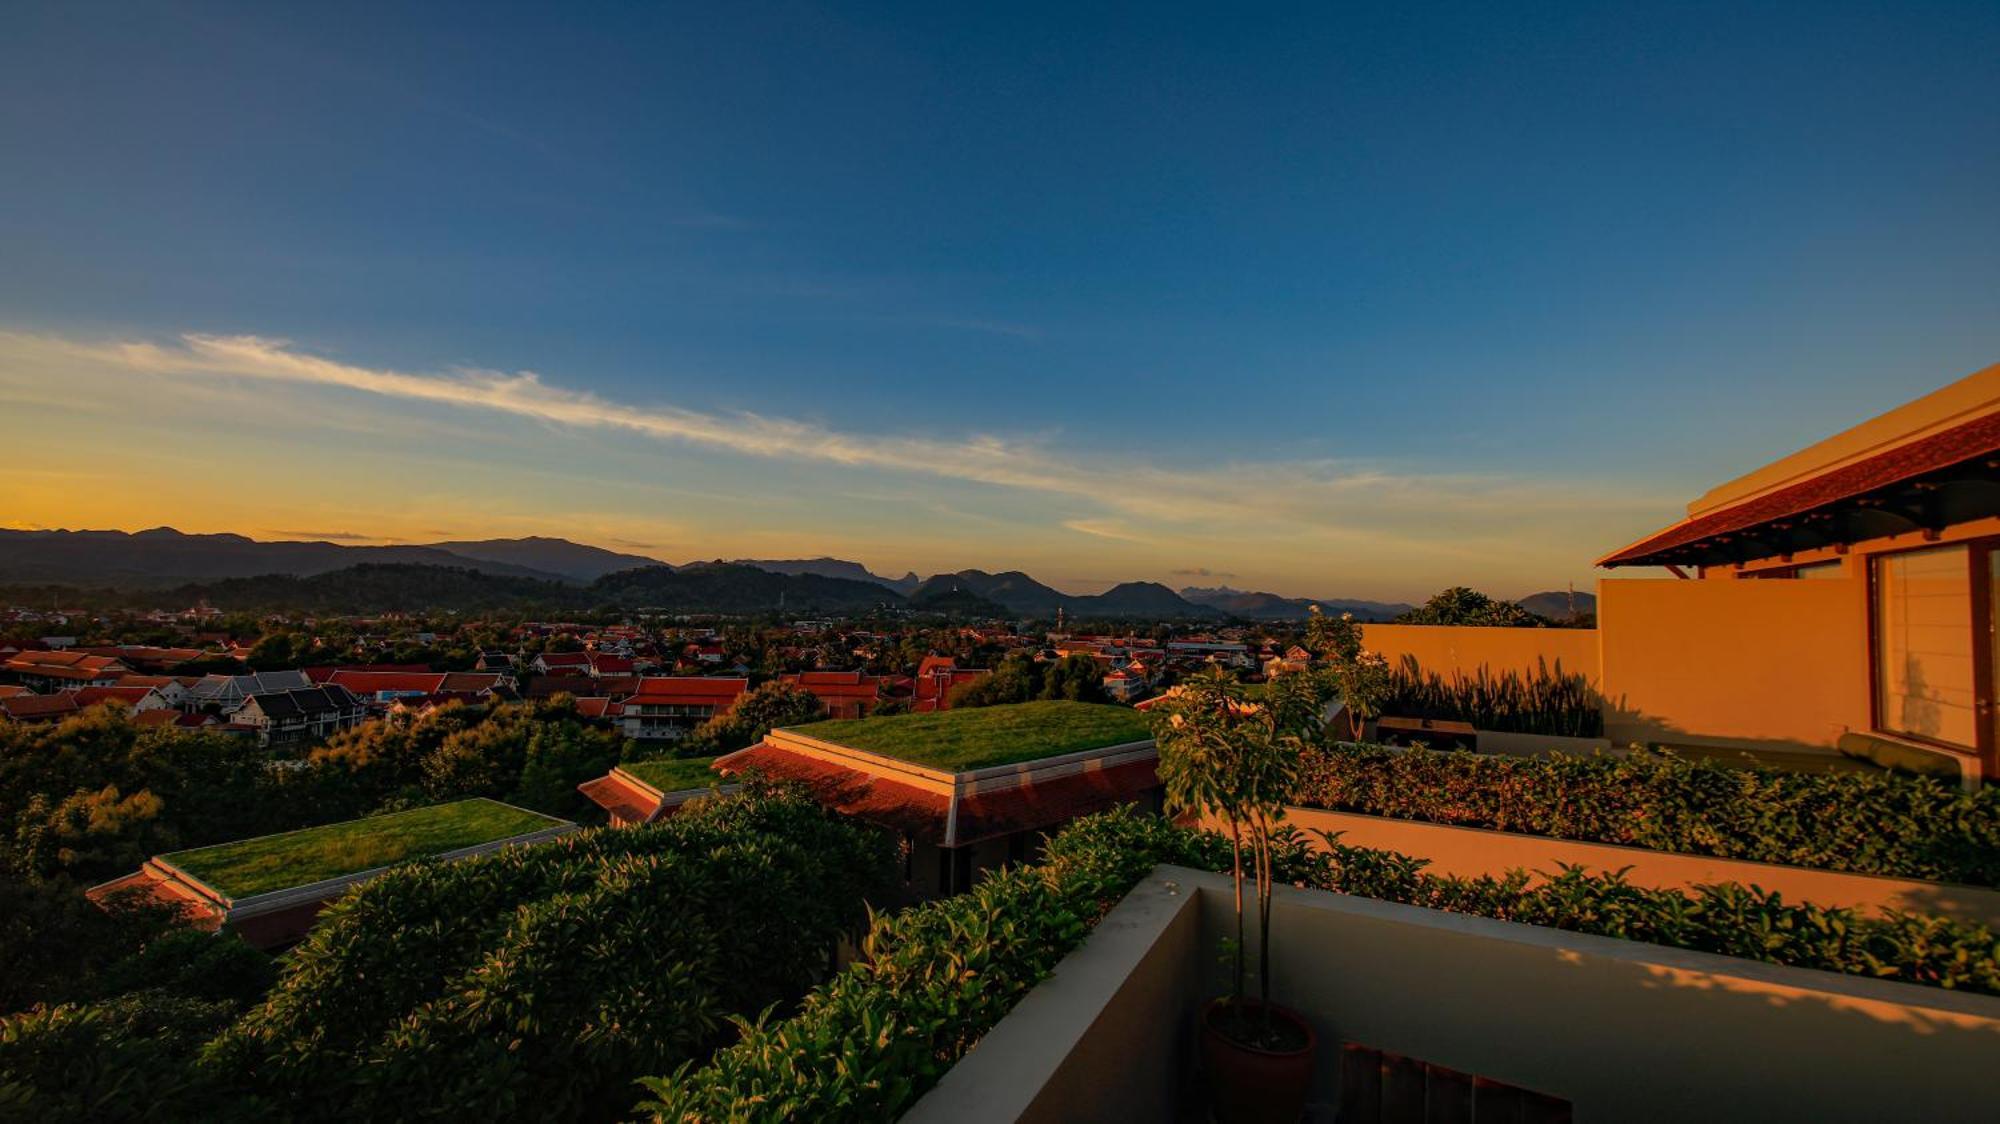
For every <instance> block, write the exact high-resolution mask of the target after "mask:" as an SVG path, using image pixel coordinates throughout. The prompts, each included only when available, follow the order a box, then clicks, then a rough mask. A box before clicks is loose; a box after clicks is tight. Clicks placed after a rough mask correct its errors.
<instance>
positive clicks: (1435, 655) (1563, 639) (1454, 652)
mask: <svg viewBox="0 0 2000 1124" xmlns="http://www.w3.org/2000/svg"><path fill="white" fill-rule="evenodd" d="M1361 636H1362V643H1363V644H1364V645H1366V646H1367V647H1368V649H1369V650H1371V651H1375V652H1380V653H1382V654H1383V655H1384V656H1387V657H1388V659H1389V663H1390V665H1391V666H1395V665H1396V664H1398V663H1400V662H1401V661H1402V658H1403V657H1404V656H1415V657H1416V660H1417V666H1418V667H1421V668H1423V669H1424V670H1425V671H1435V672H1437V673H1438V674H1439V675H1442V676H1444V677H1445V678H1447V679H1449V678H1450V677H1451V673H1452V672H1453V671H1460V672H1463V673H1465V674H1466V675H1472V674H1473V673H1475V672H1476V671H1478V670H1479V668H1480V667H1481V666H1482V665H1483V666H1485V667H1486V668H1487V669H1488V670H1490V671H1494V672H1500V671H1510V670H1511V671H1520V672H1528V673H1532V672H1534V671H1535V670H1536V669H1537V668H1538V667H1539V666H1540V664H1541V663H1543V662H1546V663H1547V664H1548V665H1549V667H1550V669H1551V670H1553V669H1554V667H1555V664H1556V663H1557V662H1558V661H1560V662H1561V663H1562V669H1563V670H1564V671H1566V672H1572V673H1574V672H1582V673H1583V674H1584V675H1587V676H1589V677H1590V678H1591V679H1597V678H1598V670H1599V669H1598V659H1597V630H1596V629H1590V628H1465V627H1459V626H1455V625H1429V624H1367V625H1362V626H1361Z"/></svg>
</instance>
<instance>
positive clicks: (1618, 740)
mask: <svg viewBox="0 0 2000 1124" xmlns="http://www.w3.org/2000/svg"><path fill="white" fill-rule="evenodd" d="M1604 736H1605V737H1607V738H1610V739H1611V741H1612V742H1613V743H1614V744H1617V745H1625V744H1628V743H1639V744H1642V745H1643V744H1650V743H1654V742H1660V743H1665V744H1668V745H1688V746H1702V747H1705V748H1709V749H1743V750H1750V751H1752V752H1757V751H1763V752H1769V753H1791V754H1804V755H1807V756H1811V757H1831V758H1839V757H1840V754H1839V752H1838V751H1836V750H1834V749H1833V748H1832V747H1830V746H1827V745H1815V744H1813V743H1811V742H1802V741H1796V740H1793V739H1791V738H1751V737H1716V736H1713V735H1709V734H1696V733H1693V732H1692V731H1690V730H1688V729H1686V728H1685V727H1682V726H1677V725H1675V724H1674V723H1673V722H1671V721H1669V720H1667V719H1665V718H1659V717H1655V716H1653V715H1650V714H1647V713H1645V712H1644V711H1642V710H1639V709H1638V708H1636V707H1634V706H1632V705H1631V696H1629V695H1620V696H1618V697H1617V698H1615V699H1612V698H1606V699H1605V700H1604Z"/></svg>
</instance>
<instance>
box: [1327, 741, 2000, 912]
mask: <svg viewBox="0 0 2000 1124" xmlns="http://www.w3.org/2000/svg"><path fill="white" fill-rule="evenodd" d="M1292 803H1294V804H1297V805H1301V806H1303V807H1308V808H1325V809H1328V810H1331V811H1343V812H1364V813H1367V814H1369V815H1377V816H1388V817H1391V818H1394V819H1406V820H1423V821H1426V822H1429V823H1444V824H1455V825H1458V826H1461V827H1483V828H1491V829H1494V830H1498V831H1519V832H1526V833H1528V834H1532V835H1548V836H1554V837H1555V838H1558V839H1577V840H1584V841H1588V842H1593V843H1618V844H1624V845H1627V846H1632V847H1645V848H1649V849H1652V850H1656V851H1673V852H1677V853H1681V854H1693V855H1715V856H1718V857H1721V858H1732V859H1747V860H1750V861H1753V862H1770V863H1783V864H1786V865H1789V866H1805V867H1816V868H1820V869H1824V870H1840V871H1849V872H1853V873H1858V874H1885V875H1891V876H1894V877H1899V878H1924V879H1934V880H1941V881H1948V882H1964V883H1969V884H1972V885H1978V886H2000V788H1987V789H1983V790H1981V791H1979V792H1977V793H1967V792H1963V791H1960V790H1959V789H1957V788H1955V787H1950V786H1947V785H1945V784H1942V783H1940V782H1938V781H1936V780H1933V779H1931V778H1928V777H1908V776H1900V775H1895V774H1888V773H1820V774H1809V773H1790V772H1779V771H1774V770H1760V769H1740V768H1732V767H1729V766H1725V765H1718V764H1715V763H1712V762H1698V761H1689V760H1686V759H1684V758H1679V757H1674V756H1672V755H1671V754H1664V753H1644V754H1635V755H1634V756H1632V757H1628V758H1614V757H1608V756H1592V757H1560V756H1559V757H1550V758H1523V757H1503V756H1487V755H1481V754H1474V753H1436V752H1430V751H1427V750H1421V749H1419V750H1408V751H1402V750H1390V749H1382V748H1379V747H1371V746H1350V745H1340V746H1333V747H1328V748H1316V749H1310V750H1308V751H1307V752H1306V754H1305V755H1304V758H1303V761H1302V766H1301V769H1300V780H1299V785H1298V788H1297V791H1296V792H1295V793H1294V797H1293V800H1292Z"/></svg>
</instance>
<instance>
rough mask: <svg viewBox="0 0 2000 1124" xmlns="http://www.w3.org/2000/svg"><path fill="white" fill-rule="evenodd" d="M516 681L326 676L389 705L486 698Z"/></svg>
mask: <svg viewBox="0 0 2000 1124" xmlns="http://www.w3.org/2000/svg"><path fill="white" fill-rule="evenodd" d="M512 682H513V680H512V678H511V677H510V676H508V675H506V674H505V673H503V672H498V671H377V670H374V669H372V668H365V667H364V668H345V667H343V668H337V669H334V670H333V671H332V672H331V673H330V674H328V675H327V676H326V679H325V683H326V684H327V685H330V686H337V687H345V688H346V689H348V690H349V691H351V692H353V693H354V694H355V695H357V696H358V697H360V698H362V699H365V700H367V701H369V702H373V703H377V704H382V705H385V706H386V705H387V704H390V703H393V702H395V701H397V700H399V699H412V698H426V697H430V696H437V695H459V696H464V697H466V698H468V699H484V698H488V697H490V696H492V695H494V694H496V693H502V692H504V691H506V690H507V688H508V687H509V685H510V684H511V683H512Z"/></svg>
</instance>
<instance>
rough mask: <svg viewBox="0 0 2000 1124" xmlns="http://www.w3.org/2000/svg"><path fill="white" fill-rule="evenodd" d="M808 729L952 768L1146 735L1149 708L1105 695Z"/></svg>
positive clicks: (916, 762)
mask: <svg viewBox="0 0 2000 1124" xmlns="http://www.w3.org/2000/svg"><path fill="white" fill-rule="evenodd" d="M801 732H802V733H804V734H806V735H808V736H811V737H815V738H818V739H820V740H821V741H827V742H832V743H834V744H835V745H844V746H847V747H849V748H850V749H864V750H868V751H869V752H871V753H880V754H883V755H885V756H889V757H894V758H896V759H898V760H901V761H908V762H910V763H911V764H913V765H926V766H929V767H931V768H934V769H944V770H947V771H950V772H954V773H963V772H969V771H971V770H973V769H987V768H991V767H993V766H995V765H1014V764H1018V763H1020V762H1023V761H1038V760H1040V759H1042V758H1044V757H1060V756H1061V755H1063V754H1065V753H1079V752H1081V751H1083V750H1086V749H1101V748H1103V747H1105V746H1108V745H1123V744H1125V743H1127V742H1137V741H1145V740H1147V739H1148V738H1151V737H1152V736H1153V731H1152V726H1151V724H1150V723H1149V722H1148V720H1147V718H1146V716H1145V715H1144V714H1142V713H1140V712H1139V711H1136V710H1133V709H1131V708H1130V707H1123V706H1105V705H1102V704H1099V703H1078V702H1030V703H1015V704H1013V705H1010V706H980V707H967V708H964V709H960V710H944V711H936V712H934V713H930V714H895V715H890V716H888V717H884V718H853V719H847V720H844V721H839V722H815V723H813V724H812V726H811V727H810V728H807V729H804V730H802V731H801Z"/></svg>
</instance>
